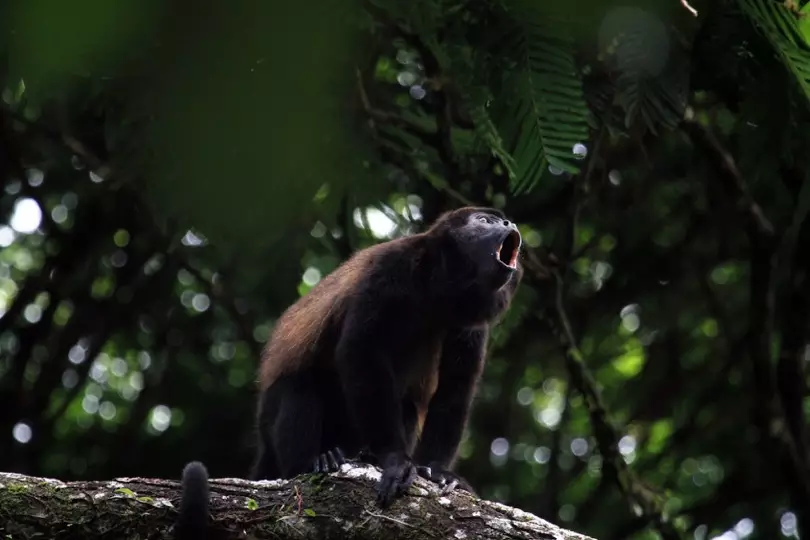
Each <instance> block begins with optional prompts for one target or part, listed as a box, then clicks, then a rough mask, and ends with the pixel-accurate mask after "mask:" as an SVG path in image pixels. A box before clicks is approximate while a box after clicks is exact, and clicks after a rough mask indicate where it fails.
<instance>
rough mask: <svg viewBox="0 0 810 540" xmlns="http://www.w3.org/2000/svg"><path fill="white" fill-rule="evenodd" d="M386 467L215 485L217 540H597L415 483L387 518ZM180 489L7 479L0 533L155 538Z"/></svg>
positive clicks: (121, 481)
mask: <svg viewBox="0 0 810 540" xmlns="http://www.w3.org/2000/svg"><path fill="white" fill-rule="evenodd" d="M379 477H380V472H379V469H377V468H375V467H371V466H367V465H362V466H358V465H354V464H347V465H344V466H343V467H342V468H341V470H340V471H339V472H337V473H333V474H330V475H329V476H320V475H302V476H299V477H297V478H294V479H292V480H272V481H266V480H265V481H260V482H251V481H248V480H242V479H237V478H227V479H218V480H211V482H210V483H211V489H210V491H211V497H210V507H211V512H210V513H211V517H212V518H213V519H211V520H209V525H210V531H211V533H213V534H210V535H209V536H210V537H214V538H222V539H226V538H234V539H235V538H245V537H249V538H276V539H279V540H285V539H295V540H306V539H308V538H312V539H315V538H351V539H355V540H365V539H376V538H386V539H389V540H397V539H406V538H408V539H410V538H414V537H415V535H416V536H417V537H419V538H469V539H472V538H475V539H481V540H507V539H510V540H513V539H525V540H533V539H536V540H592V539H589V538H588V537H586V536H583V535H580V534H577V533H574V532H571V531H568V530H565V529H561V528H559V527H557V526H555V525H552V524H551V523H549V522H547V521H544V520H542V519H540V518H538V517H536V516H534V515H532V514H529V513H527V512H523V511H521V510H518V509H516V508H511V507H508V506H505V505H503V504H499V503H495V502H490V501H484V500H481V499H478V498H476V497H473V496H472V495H470V494H468V493H465V492H463V491H453V492H450V493H448V494H445V495H443V494H442V493H441V491H440V489H439V487H438V486H436V485H435V484H432V483H430V482H427V481H426V480H424V479H421V478H419V479H417V481H416V483H415V484H414V486H413V487H412V488H411V489H410V491H409V493H408V494H406V495H405V496H404V497H403V498H402V499H399V500H397V501H396V502H395V503H394V505H393V506H392V507H391V508H390V509H388V510H380V509H379V508H377V507H376V506H375V504H374V489H373V487H374V484H375V483H376V482H377V480H378V479H379ZM179 498H180V493H179V482H177V481H174V480H161V479H149V478H117V479H115V480H111V481H94V482H60V481H58V480H51V479H44V478H35V477H30V476H23V475H18V474H13V473H0V515H2V516H3V521H2V523H0V530H2V531H3V532H4V533H5V534H9V535H11V536H13V537H15V538H16V537H17V536H19V537H21V538H30V537H33V536H35V535H38V536H42V537H44V538H51V539H54V540H60V539H66V538H77V537H81V538H85V539H87V540H92V539H93V538H112V537H115V538H136V537H137V538H147V537H149V538H152V537H156V536H158V534H156V533H158V532H159V533H160V534H162V535H167V534H169V531H170V529H171V528H172V526H173V525H174V523H175V521H176V519H177V508H179Z"/></svg>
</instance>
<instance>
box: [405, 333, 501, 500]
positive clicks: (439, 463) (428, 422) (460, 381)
mask: <svg viewBox="0 0 810 540" xmlns="http://www.w3.org/2000/svg"><path fill="white" fill-rule="evenodd" d="M488 331H489V329H488V328H487V327H480V328H474V329H462V330H458V331H455V332H453V333H451V334H450V335H449V336H448V337H447V339H446V340H445V342H444V344H443V349H442V359H441V363H440V366H439V386H438V388H437V389H436V393H435V394H434V395H433V398H432V399H431V401H430V406H429V407H428V413H427V418H426V419H425V425H424V427H423V429H422V437H421V440H420V442H419V447H418V448H417V450H416V456H415V458H416V461H417V463H419V464H421V465H427V466H429V467H430V468H431V473H432V474H431V477H432V478H433V479H434V480H437V479H438V477H439V476H441V475H442V474H444V473H447V472H448V469H450V468H451V467H452V466H453V462H454V461H455V458H456V452H457V451H458V445H459V443H460V442H461V436H462V433H463V431H464V427H465V426H466V425H467V419H468V417H469V414H470V407H471V405H472V399H473V395H474V393H475V387H476V384H477V383H478V379H479V378H480V376H481V371H482V370H483V366H484V355H485V352H486V342H487V336H488ZM445 480H446V479H445ZM463 487H465V488H467V489H469V487H468V486H463Z"/></svg>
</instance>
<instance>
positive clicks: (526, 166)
mask: <svg viewBox="0 0 810 540" xmlns="http://www.w3.org/2000/svg"><path fill="white" fill-rule="evenodd" d="M511 15H512V20H513V23H514V28H515V30H516V31H515V32H513V35H512V36H511V39H509V40H508V41H507V42H506V43H505V46H508V47H509V48H510V49H512V50H513V51H514V52H513V53H512V54H513V58H514V59H515V61H516V65H515V67H514V68H511V71H509V72H508V73H507V80H506V81H505V84H504V90H505V92H506V94H507V96H508V97H507V101H508V102H509V103H508V106H507V112H506V115H505V118H504V120H505V121H504V122H503V124H504V125H503V129H502V131H503V132H504V133H507V134H508V137H509V142H510V143H511V144H510V147H511V148H512V157H513V158H514V161H515V163H516V164H517V169H518V170H517V176H516V178H515V179H514V181H513V182H512V183H511V186H512V189H513V192H515V193H520V192H523V191H528V190H531V189H532V188H533V187H534V186H536V185H537V183H538V182H539V181H540V179H541V177H542V175H543V174H544V172H545V171H546V170H547V169H548V168H549V167H553V168H556V169H557V170H559V171H565V172H569V173H572V174H576V173H578V172H579V166H578V165H577V163H576V160H577V159H578V158H579V159H581V158H582V157H584V156H576V155H575V154H574V146H575V145H577V144H578V143H585V142H586V141H587V138H588V109H587V106H586V105H585V97H584V93H583V90H582V80H581V77H580V74H579V72H578V70H577V68H576V64H575V62H574V55H573V40H572V39H571V38H570V37H568V35H567V32H566V28H567V26H568V22H569V21H567V20H566V18H559V17H557V16H555V14H553V13H549V12H548V10H547V9H544V8H539V9H538V7H537V6H536V4H535V3H532V5H529V6H527V5H520V6H514V9H513V10H512V12H511ZM509 94H511V95H509Z"/></svg>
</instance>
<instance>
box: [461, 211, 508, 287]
mask: <svg viewBox="0 0 810 540" xmlns="http://www.w3.org/2000/svg"><path fill="white" fill-rule="evenodd" d="M451 231H452V235H453V237H454V239H455V240H456V242H457V244H458V246H459V248H460V250H461V251H462V252H463V253H464V254H465V255H466V257H465V259H466V261H465V264H468V265H470V267H469V269H474V270H475V273H476V281H477V282H478V283H480V284H482V285H485V286H487V287H491V288H492V289H493V290H497V289H500V288H501V287H503V286H504V285H505V284H506V283H507V282H508V281H509V279H510V278H511V277H512V275H513V274H514V273H515V272H516V271H517V267H518V256H519V254H520V246H521V243H522V241H521V237H520V233H519V232H518V229H517V226H516V225H515V224H514V223H512V222H510V221H509V220H508V219H506V218H505V217H504V216H503V214H501V213H500V212H497V213H496V211H495V212H493V211H489V210H488V209H475V210H474V211H472V212H470V213H469V214H467V215H466V216H465V219H464V221H462V222H461V223H458V224H457V225H456V227H455V228H453V229H451Z"/></svg>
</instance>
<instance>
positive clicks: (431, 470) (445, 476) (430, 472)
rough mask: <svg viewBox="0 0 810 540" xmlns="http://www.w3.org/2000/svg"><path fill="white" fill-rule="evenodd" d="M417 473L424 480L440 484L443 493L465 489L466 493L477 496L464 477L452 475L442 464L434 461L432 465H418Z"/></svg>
mask: <svg viewBox="0 0 810 540" xmlns="http://www.w3.org/2000/svg"><path fill="white" fill-rule="evenodd" d="M416 472H417V473H418V474H419V476H421V477H422V478H426V479H428V480H430V481H431V482H435V483H436V484H439V487H441V488H442V493H449V492H450V491H453V490H454V489H455V488H460V489H463V490H464V491H468V492H470V493H472V494H473V495H475V490H474V489H473V488H472V486H470V484H469V483H467V481H466V480H464V479H463V478H462V477H460V476H458V475H457V474H455V473H452V472H450V471H448V470H447V469H445V468H444V467H442V466H441V464H439V463H436V462H435V461H432V462H431V463H430V465H428V466H424V465H418V466H417V467H416Z"/></svg>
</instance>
